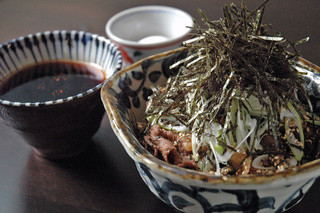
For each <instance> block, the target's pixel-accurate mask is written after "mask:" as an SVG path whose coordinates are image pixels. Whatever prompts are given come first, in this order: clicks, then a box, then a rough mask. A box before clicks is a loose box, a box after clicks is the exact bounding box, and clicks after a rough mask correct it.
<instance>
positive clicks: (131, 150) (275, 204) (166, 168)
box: [101, 49, 320, 212]
mask: <svg viewBox="0 0 320 213" xmlns="http://www.w3.org/2000/svg"><path fill="white" fill-rule="evenodd" d="M185 55H186V50H183V49H178V50H174V51H170V52H166V53H163V54H159V55H155V56H152V57H149V58H146V59H143V60H141V61H139V62H137V63H135V64H133V65H132V66H130V67H127V68H126V69H124V70H122V71H120V72H119V73H117V74H116V75H115V76H113V77H112V78H110V79H109V80H108V81H107V82H106V83H105V85H104V86H103V88H102V91H101V94H102V100H103V103H104V106H105V109H106V111H107V113H108V115H109V118H110V122H111V125H112V128H113V130H114V132H115V134H116V135H117V136H118V138H119V141H120V142H121V143H122V145H123V147H124V148H125V150H126V152H127V153H128V154H129V155H130V157H131V158H132V159H133V160H134V162H135V164H136V166H137V169H138V171H139V173H140V175H141V177H142V179H143V180H144V182H145V183H146V184H147V186H148V187H149V188H150V190H151V191H152V192H153V193H154V194H155V195H156V196H157V197H158V198H160V199H161V200H162V201H164V202H165V203H167V204H168V205H171V206H172V207H174V208H176V209H177V210H180V211H183V212H234V211H235V212H281V211H285V210H287V209H288V208H290V207H292V206H293V205H295V204H296V203H298V202H299V201H300V200H301V199H302V197H303V196H304V194H305V193H306V192H307V191H308V189H309V188H310V187H311V186H312V184H313V183H314V182H315V180H316V178H317V177H318V176H319V175H320V160H315V161H313V162H310V163H307V164H304V165H303V166H301V167H298V168H295V169H292V170H288V171H285V172H281V173H276V174H274V175H265V176H254V177H245V176H237V177H228V178H226V177H216V176H210V175H207V174H204V173H201V172H197V171H191V170H187V169H184V168H180V167H177V166H174V165H169V164H167V163H166V162H164V161H161V160H159V159H157V158H156V157H154V156H153V155H152V154H150V153H149V152H148V151H147V150H146V149H144V147H143V146H142V145H141V144H140V143H139V141H138V139H137V137H136V135H135V122H136V121H140V120H141V119H142V118H143V116H144V110H145V106H146V101H147V98H148V96H149V95H150V94H151V93H152V92H151V90H150V87H151V86H153V85H163V84H164V83H165V81H166V79H167V78H168V76H169V75H170V72H175V71H176V70H173V71H169V69H168V68H169V66H170V65H171V64H172V63H174V62H175V61H177V60H179V59H180V58H183V57H184V56H185ZM301 63H305V64H306V65H307V66H309V67H310V69H312V70H313V71H319V68H317V67H315V66H314V68H311V64H309V63H308V62H306V61H304V60H301ZM315 69H318V70H315Z"/></svg>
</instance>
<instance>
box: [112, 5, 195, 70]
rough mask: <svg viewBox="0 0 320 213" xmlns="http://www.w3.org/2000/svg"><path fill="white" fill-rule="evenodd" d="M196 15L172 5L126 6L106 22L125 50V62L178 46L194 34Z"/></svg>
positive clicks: (122, 49) (131, 61)
mask: <svg viewBox="0 0 320 213" xmlns="http://www.w3.org/2000/svg"><path fill="white" fill-rule="evenodd" d="M193 26H194V23H193V18H192V17H191V16H190V15H189V14H188V13H186V12H184V11H182V10H180V9H177V8H173V7H168V6H157V5H149V6H141V7H134V8H130V9H127V10H124V11H122V12H120V13H118V14H116V15H114V16H113V17H111V19H110V20H109V21H108V22H107V24H106V34H107V36H108V37H109V39H110V40H111V41H113V42H114V43H115V44H117V45H118V47H119V49H120V50H121V53H122V56H123V60H124V63H125V64H124V65H125V66H127V65H130V64H132V63H134V62H136V61H139V60H140V59H143V58H145V57H148V56H150V55H154V54H157V53H160V52H165V51H168V50H172V49H176V48H178V47H179V46H181V43H182V42H183V41H184V40H186V39H188V38H189V37H190V34H189V33H190V32H191V30H192V29H191V27H193Z"/></svg>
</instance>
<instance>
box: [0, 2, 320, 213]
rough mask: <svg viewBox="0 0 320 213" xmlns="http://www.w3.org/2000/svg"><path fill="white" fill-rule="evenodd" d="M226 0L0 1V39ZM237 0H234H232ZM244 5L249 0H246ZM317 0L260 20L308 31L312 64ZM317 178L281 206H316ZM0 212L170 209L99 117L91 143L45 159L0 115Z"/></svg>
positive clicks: (273, 10) (215, 10)
mask: <svg viewBox="0 0 320 213" xmlns="http://www.w3.org/2000/svg"><path fill="white" fill-rule="evenodd" d="M230 2H231V1H224V0H215V1H197V0H176V1H171V0H163V1H160V0H158V1H156V0H148V1H143V0H130V1H129V0H116V1H111V0H93V1H86V0H46V1H36V0H28V1H19V0H0V43H4V42H6V41H9V40H11V39H13V38H17V37H19V36H23V35H27V34H29V33H35V32H42V31H46V30H57V29H59V30H60V29H66V30H85V31H89V32H92V33H97V34H100V35H105V31H104V27H105V23H106V22H107V20H108V19H109V18H110V17H111V16H112V15H114V14H116V13H118V12H120V11H122V10H124V9H127V8H130V7H134V6H140V5H145V4H150V5H151V4H157V5H168V6H173V7H178V8H181V9H183V10H185V11H187V12H189V13H190V14H191V15H192V16H193V17H195V18H196V19H197V20H200V16H199V15H198V12H197V9H198V8H201V9H202V10H203V11H204V12H205V13H206V14H207V16H208V17H209V18H210V19H217V18H219V17H221V15H222V12H221V7H222V6H223V5H224V4H225V3H230ZM234 2H236V3H239V1H234ZM246 2H247V5H248V7H249V8H254V7H255V6H257V2H259V1H256V0H251V1H246ZM319 8H320V1H317V0H304V1H301V0H281V1H279V0H271V2H270V3H269V5H268V8H267V10H266V13H265V22H268V23H273V26H274V27H275V28H276V29H278V30H279V31H281V32H282V33H283V34H284V35H286V37H287V38H289V39H290V40H292V41H296V40H299V39H301V38H305V37H308V36H309V37H310V41H309V42H308V43H306V44H304V45H302V46H300V47H299V48H298V49H299V50H300V51H301V53H302V54H303V56H304V57H305V58H307V59H308V60H310V61H312V62H314V63H316V64H320V57H319V52H320V45H319V44H320V14H319ZM319 190H320V183H319V181H318V182H316V184H315V185H314V186H313V187H312V189H311V190H310V191H309V192H308V193H307V195H306V196H305V198H304V200H303V201H302V202H301V203H299V204H298V205H297V206H295V207H294V208H293V209H292V210H290V211H289V212H319V208H320V197H319ZM0 212H1V213H8V212H10V213H11V212H14V213H15V212H174V210H173V209H171V208H170V207H168V206H166V205H165V204H164V203H162V201H160V200H158V199H157V198H156V197H155V196H154V195H153V194H152V193H151V192H150V191H149V189H148V188H147V186H146V185H145V184H144V183H143V181H142V180H141V178H140V177H139V174H138V172H137V171H136V169H135V165H134V163H133V161H132V160H131V159H130V158H129V157H128V156H127V154H126V152H125V151H124V149H123V148H122V146H121V145H120V143H119V142H118V140H117V138H116V136H115V135H114V133H113V132H112V129H111V127H110V124H109V120H108V118H107V117H106V116H105V118H104V120H103V122H102V124H101V128H100V129H99V131H98V132H97V133H96V135H95V136H94V137H93V139H92V146H91V147H90V148H89V149H88V150H86V151H85V152H84V153H82V154H81V155H80V156H79V157H77V158H74V159H69V160H64V161H49V160H46V159H42V158H40V157H38V156H37V155H35V154H34V152H33V150H32V148H31V147H30V146H28V145H27V144H26V143H25V142H24V141H23V139H22V138H21V137H20V136H19V135H17V134H16V133H15V132H14V131H13V130H12V129H10V128H9V127H7V126H5V124H4V122H3V120H1V119H0Z"/></svg>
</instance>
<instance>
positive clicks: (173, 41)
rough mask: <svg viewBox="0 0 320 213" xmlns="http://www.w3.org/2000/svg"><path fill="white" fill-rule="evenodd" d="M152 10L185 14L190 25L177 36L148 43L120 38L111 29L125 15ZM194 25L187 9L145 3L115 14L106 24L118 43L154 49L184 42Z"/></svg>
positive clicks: (114, 40) (113, 39) (109, 35)
mask: <svg viewBox="0 0 320 213" xmlns="http://www.w3.org/2000/svg"><path fill="white" fill-rule="evenodd" d="M152 11H163V12H170V13H173V14H178V15H179V16H183V17H184V18H185V19H186V22H189V24H190V26H186V31H185V32H184V33H183V34H181V35H179V36H177V37H173V38H170V39H166V40H165V41H161V42H156V43H147V44H144V43H139V42H137V41H131V40H127V39H123V38H120V37H118V36H117V35H115V34H114V33H113V31H112V30H111V28H112V26H113V24H114V23H115V22H117V21H118V20H119V19H121V18H123V17H125V16H128V15H131V14H133V13H141V12H152ZM193 26H194V22H193V17H192V16H191V15H190V14H189V13H187V12H186V11H183V10H181V9H179V8H175V7H170V6H163V5H145V6H138V7H132V8H129V9H126V10H123V11H121V12H119V13H117V14H115V15H114V16H112V17H111V18H110V19H109V20H108V22H107V24H106V26H105V31H106V34H107V36H108V37H109V39H110V40H112V41H113V42H114V43H116V44H118V45H122V46H126V47H128V48H132V49H154V48H162V47H166V46H170V45H172V44H176V43H180V42H182V41H183V40H184V39H185V38H186V37H187V36H188V35H189V33H190V32H191V31H192V29H191V28H192V27H193Z"/></svg>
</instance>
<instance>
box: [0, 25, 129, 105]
mask: <svg viewBox="0 0 320 213" xmlns="http://www.w3.org/2000/svg"><path fill="white" fill-rule="evenodd" d="M50 33H53V34H54V35H57V34H59V33H63V34H66V33H70V34H76V33H78V34H85V35H87V36H90V37H91V38H96V39H98V40H100V41H103V42H106V43H107V44H110V45H113V48H114V50H115V52H118V54H116V53H115V55H118V56H117V57H119V58H118V60H117V63H116V66H115V67H116V70H115V71H114V72H118V71H119V70H121V68H122V66H123V59H122V54H121V51H120V50H119V48H118V46H117V45H116V44H115V43H114V42H112V41H111V40H109V39H107V38H105V37H103V36H100V35H98V34H95V33H91V32H86V31H80V30H52V31H44V32H37V33H31V34H28V35H26V36H20V37H19V38H15V39H11V40H10V41H8V42H5V43H3V44H0V51H1V50H2V49H3V48H4V47H5V46H10V45H11V44H12V43H16V42H21V41H23V39H25V38H30V37H32V36H37V37H39V36H41V35H48V34H50ZM57 61H62V62H63V61H70V60H68V59H58V60H57ZM72 61H74V62H80V63H81V61H77V60H72ZM45 62H48V61H41V62H40V63H45ZM84 63H91V62H87V61H84ZM30 65H32V64H26V65H23V67H27V66H30ZM23 67H22V68H23ZM104 74H105V75H106V73H104ZM107 79H108V76H107V75H106V79H105V80H104V81H103V82H101V83H99V84H97V85H96V86H94V87H92V88H90V89H88V90H86V91H83V92H81V93H78V94H75V95H72V96H68V97H66V98H62V99H55V100H50V101H39V102H20V101H9V100H6V99H1V97H0V104H1V105H6V106H15V107H20V106H24V107H39V106H48V105H57V104H62V103H66V102H70V101H72V100H75V99H79V98H82V97H84V96H88V95H90V94H92V93H94V92H96V91H98V90H99V89H101V88H102V86H103V84H104V83H105V82H106V80H107Z"/></svg>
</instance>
